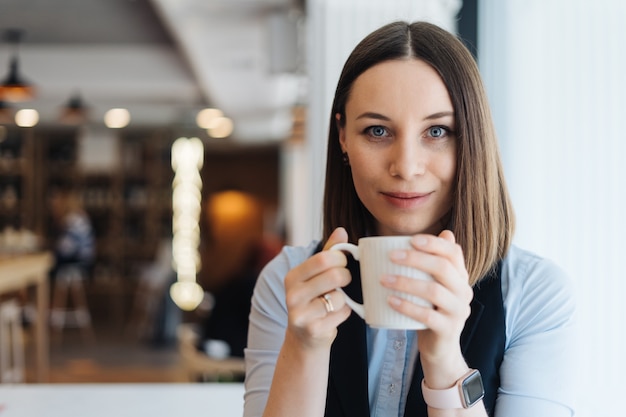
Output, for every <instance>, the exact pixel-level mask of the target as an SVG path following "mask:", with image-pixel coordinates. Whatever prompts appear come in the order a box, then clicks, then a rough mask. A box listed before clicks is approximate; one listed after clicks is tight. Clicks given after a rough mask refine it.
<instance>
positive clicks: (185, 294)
mask: <svg viewBox="0 0 626 417" xmlns="http://www.w3.org/2000/svg"><path fill="white" fill-rule="evenodd" d="M170 296H171V297H172V300H174V302H176V305H177V306H178V307H180V308H181V309H183V310H186V311H191V310H195V309H196V307H198V306H199V305H200V303H201V302H202V299H203V298H204V290H203V289H202V287H201V286H200V285H198V284H197V283H196V282H195V281H179V282H175V283H174V284H172V286H171V287H170Z"/></svg>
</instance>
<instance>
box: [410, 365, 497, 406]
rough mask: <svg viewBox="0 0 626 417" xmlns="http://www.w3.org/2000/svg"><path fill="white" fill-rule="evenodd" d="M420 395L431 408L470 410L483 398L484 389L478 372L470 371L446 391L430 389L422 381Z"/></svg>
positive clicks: (475, 370)
mask: <svg viewBox="0 0 626 417" xmlns="http://www.w3.org/2000/svg"><path fill="white" fill-rule="evenodd" d="M422 394H423V396H424V401H426V404H428V406H430V407H432V408H438V409H450V408H470V407H471V406H473V405H474V404H476V403H477V402H478V401H480V400H481V399H482V398H483V397H484V396H485V388H484V387H483V380H482V378H481V376H480V372H479V371H478V370H477V369H470V371H469V372H467V373H466V374H465V375H463V376H462V377H461V378H460V379H459V380H458V381H456V383H455V384H454V386H453V387H452V388H448V389H430V388H428V387H427V386H426V383H425V382H424V380H423V379H422Z"/></svg>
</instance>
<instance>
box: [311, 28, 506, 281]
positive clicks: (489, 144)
mask: <svg viewBox="0 0 626 417" xmlns="http://www.w3.org/2000/svg"><path fill="white" fill-rule="evenodd" d="M407 58H413V59H419V60H422V61H424V62H426V63H428V64H429V65H431V66H432V67H433V68H434V69H435V70H436V71H437V72H438V73H439V75H440V76H441V78H442V80H443V82H444V84H445V86H446V88H447V90H448V93H449V95H450V99H451V100H452V105H453V108H454V114H455V126H456V134H457V141H458V146H457V166H456V185H455V188H454V190H453V192H454V196H453V206H452V209H451V212H450V215H449V218H450V223H449V225H448V228H449V229H450V230H452V232H453V233H454V235H455V237H456V240H457V243H458V244H459V245H461V247H462V248H463V252H464V255H465V263H466V268H467V270H468V273H469V276H470V284H472V285H473V284H475V283H476V282H477V281H478V280H480V278H481V277H483V276H485V275H486V274H487V273H488V272H489V271H490V270H491V269H492V268H493V267H494V265H495V263H496V262H497V261H498V260H500V259H501V258H503V257H504V255H505V254H506V252H507V251H508V248H509V246H510V244H511V240H512V237H513V232H514V228H515V219H514V217H515V216H514V213H513V208H512V204H511V201H510V197H509V195H508V191H507V188H506V183H505V179H504V172H503V169H502V164H501V161H500V154H499V150H498V143H497V138H496V134H495V129H494V127H493V122H492V118H491V112H490V109H489V105H488V101H487V96H486V93H485V90H484V87H483V84H482V80H481V77H480V74H479V71H478V67H477V65H476V62H475V61H474V58H473V57H472V55H471V54H470V52H469V51H468V50H467V48H466V47H465V46H464V45H463V43H462V42H461V41H459V40H458V39H457V38H456V37H455V36H454V35H452V34H451V33H449V32H447V31H445V30H444V29H441V28H439V27H437V26H435V25H433V24H430V23H426V22H415V23H412V24H409V23H406V22H394V23H390V24H388V25H385V26H383V27H381V28H380V29H378V30H376V31H374V32H372V33H371V34H370V35H368V36H367V37H365V38H364V39H363V40H362V41H361V42H360V43H359V44H358V45H357V46H356V48H355V49H354V50H353V51H352V54H351V55H350V56H349V57H348V60H347V61H346V63H345V65H344V67H343V70H342V72H341V76H340V78H339V82H338V84H337V89H336V91H335V98H334V101H333V106H332V111H331V115H330V129H329V134H328V153H327V160H326V184H325V191H324V213H323V214H324V240H326V239H328V237H329V236H330V234H331V233H332V231H333V230H334V229H335V228H337V227H339V226H342V227H345V228H346V230H347V232H348V236H349V240H350V241H352V242H356V241H357V240H358V239H359V238H361V237H363V236H368V235H371V234H373V233H374V231H375V224H376V221H375V219H374V218H373V216H372V215H371V213H370V212H369V211H368V210H367V209H366V208H365V206H364V205H363V204H362V203H361V200H360V199H359V197H358V196H357V193H356V190H355V188H354V183H353V180H352V172H351V170H350V167H349V166H346V164H344V163H343V160H342V151H341V146H340V143H339V125H338V124H340V125H341V126H343V124H344V123H345V106H346V102H347V101H348V97H349V95H350V91H351V89H352V85H353V84H354V81H355V80H356V79H357V77H358V76H359V75H361V74H362V73H363V72H365V71H366V70H367V69H369V68H371V67H372V66H374V65H376V64H379V63H381V62H384V61H389V60H395V59H397V60H402V59H407ZM336 115H339V116H340V119H339V122H338V121H337V120H336Z"/></svg>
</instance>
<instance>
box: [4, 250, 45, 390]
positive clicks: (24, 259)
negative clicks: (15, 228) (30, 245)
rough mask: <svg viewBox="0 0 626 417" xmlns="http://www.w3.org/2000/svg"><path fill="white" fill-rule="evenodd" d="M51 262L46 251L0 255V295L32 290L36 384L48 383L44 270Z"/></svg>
mask: <svg viewBox="0 0 626 417" xmlns="http://www.w3.org/2000/svg"><path fill="white" fill-rule="evenodd" d="M52 261H53V258H52V254H50V253H49V252H38V253H28V254H2V255H0V294H5V293H9V292H13V291H18V290H20V289H23V288H28V287H30V286H35V288H36V301H37V317H36V319H35V323H34V326H35V348H36V364H37V381H39V382H46V381H47V380H48V371H49V367H50V363H49V356H50V352H49V340H48V303H49V301H48V300H49V297H50V289H49V286H48V271H49V270H50V267H51V266H52Z"/></svg>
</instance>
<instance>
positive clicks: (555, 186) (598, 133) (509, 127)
mask: <svg viewBox="0 0 626 417" xmlns="http://www.w3.org/2000/svg"><path fill="white" fill-rule="evenodd" d="M479 6H480V7H479V22H480V25H481V26H480V29H479V55H480V56H479V61H480V67H481V71H482V73H483V77H484V78H485V82H486V84H487V89H488V92H489V94H490V99H491V104H492V108H493V110H494V116H495V119H496V128H497V130H498V133H499V138H500V143H501V146H502V151H503V158H504V163H505V170H506V174H507V177H508V183H509V186H510V191H511V194H512V198H513V200H514V203H515V207H516V212H517V216H518V231H517V235H516V240H515V242H516V243H517V244H518V245H520V246H523V247H525V248H527V249H530V250H533V251H536V252H538V253H540V254H541V255H544V256H547V257H549V258H552V259H553V260H555V261H556V262H557V263H559V264H560V265H561V266H562V267H563V268H565V269H566V271H568V273H569V274H570V276H571V277H572V280H573V281H574V283H575V285H576V287H577V292H578V321H579V323H580V327H579V329H580V333H579V336H580V337H579V340H578V342H579V345H578V346H572V349H578V352H579V355H580V361H579V363H578V366H579V371H580V374H579V375H580V380H579V384H578V386H579V395H578V399H579V410H578V411H579V412H578V414H577V415H580V416H589V417H592V416H622V415H624V411H622V410H621V408H623V406H620V404H621V398H622V397H623V392H624V391H625V390H626V380H625V379H624V371H626V359H625V358H626V353H625V352H626V302H624V297H625V295H626V278H625V276H624V272H623V270H624V267H623V266H622V264H621V262H622V261H623V260H624V258H625V257H626V245H625V244H624V236H625V235H626V219H625V216H624V213H625V212H626V181H625V178H626V158H625V157H624V155H625V151H626V144H625V142H626V140H625V137H624V135H625V134H624V127H623V123H624V118H625V117H626V47H625V45H624V41H626V22H625V21H624V19H625V18H626V2H624V1H622V0H595V1H593V2H590V1H588V0H550V1H539V0H507V1H505V2H503V1H501V0H482V1H481V2H480V3H479Z"/></svg>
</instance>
